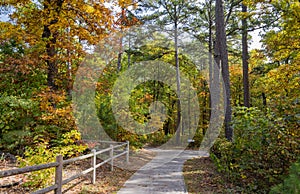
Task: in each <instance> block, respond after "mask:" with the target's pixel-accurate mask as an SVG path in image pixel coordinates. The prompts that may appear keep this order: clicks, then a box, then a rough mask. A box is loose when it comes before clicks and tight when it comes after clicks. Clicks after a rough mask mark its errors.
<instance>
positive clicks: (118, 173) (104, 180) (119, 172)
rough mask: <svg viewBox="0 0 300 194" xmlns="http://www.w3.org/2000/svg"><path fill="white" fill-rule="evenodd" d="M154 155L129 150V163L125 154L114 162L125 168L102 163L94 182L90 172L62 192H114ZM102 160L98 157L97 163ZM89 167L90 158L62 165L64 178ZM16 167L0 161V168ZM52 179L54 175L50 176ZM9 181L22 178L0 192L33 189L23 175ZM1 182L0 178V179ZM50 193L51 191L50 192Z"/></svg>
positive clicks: (99, 193)
mask: <svg viewBox="0 0 300 194" xmlns="http://www.w3.org/2000/svg"><path fill="white" fill-rule="evenodd" d="M154 157H155V153H154V152H151V151H149V150H145V149H141V150H136V151H131V153H130V158H129V164H126V162H125V156H123V157H121V158H119V159H116V160H115V164H116V165H117V166H124V167H126V168H119V167H114V171H110V165H109V164H104V165H103V166H101V167H99V168H98V169H97V177H96V184H94V185H93V184H91V173H89V174H87V175H86V176H84V177H81V178H78V179H75V180H73V181H71V182H70V183H68V184H67V185H64V186H63V193H65V194H78V193H81V194H109V193H116V192H117V191H118V190H119V189H120V188H121V187H122V186H123V184H124V183H125V182H126V181H127V180H128V179H129V178H130V177H131V176H132V175H133V174H134V173H135V172H136V170H137V169H139V168H140V167H142V166H143V165H145V164H146V163H148V162H149V161H150V160H152V158H154ZM101 161H102V160H100V159H98V161H97V163H100V162H101ZM90 167H91V161H90V160H88V159H87V160H82V161H79V162H75V163H73V165H67V166H65V167H64V179H66V178H68V177H70V176H73V175H75V174H77V173H79V172H81V171H83V170H85V169H88V168H90ZM12 168H16V165H12V164H10V165H6V164H5V168H4V166H3V165H2V164H1V163H0V170H8V169H12ZM51 178H52V179H54V177H51ZM8 179H9V181H10V182H16V181H19V180H20V179H22V180H23V181H22V183H21V184H18V185H16V186H11V187H5V188H0V193H1V194H6V193H7V194H23V193H26V194H27V193H31V192H33V189H29V188H26V187H24V186H23V184H24V181H26V177H25V176H24V175H17V176H12V177H8ZM0 182H1V179H0ZM35 190H36V189H35ZM50 193H53V191H52V192H50Z"/></svg>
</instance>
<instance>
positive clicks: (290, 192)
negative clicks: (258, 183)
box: [270, 158, 300, 194]
mask: <svg viewBox="0 0 300 194" xmlns="http://www.w3.org/2000/svg"><path fill="white" fill-rule="evenodd" d="M281 193H287V194H294V193H300V158H299V159H298V161H297V162H295V163H294V164H293V165H292V166H291V167H290V171H289V175H288V176H287V177H286V178H285V179H284V180H283V183H280V184H278V185H276V186H274V187H272V189H271V191H270V194H281Z"/></svg>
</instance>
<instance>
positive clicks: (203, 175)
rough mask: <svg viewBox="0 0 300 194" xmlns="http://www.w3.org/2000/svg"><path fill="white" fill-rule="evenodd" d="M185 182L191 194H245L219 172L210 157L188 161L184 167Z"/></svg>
mask: <svg viewBox="0 0 300 194" xmlns="http://www.w3.org/2000/svg"><path fill="white" fill-rule="evenodd" d="M183 175H184V181H185V184H186V187H187V190H188V193H190V194H196V193H197V194H198V193H201V194H212V193H244V192H243V191H242V188H240V187H237V186H235V185H234V184H233V183H231V182H230V180H228V179H227V177H225V175H224V174H221V173H219V172H218V171H217V169H216V167H215V166H214V164H213V162H212V160H211V159H210V158H209V157H198V158H193V159H190V160H187V161H186V162H185V163H184V167H183Z"/></svg>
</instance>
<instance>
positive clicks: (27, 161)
mask: <svg viewBox="0 0 300 194" xmlns="http://www.w3.org/2000/svg"><path fill="white" fill-rule="evenodd" d="M80 138H81V136H80V133H79V132H78V131H76V130H72V131H70V132H68V133H66V134H63V135H62V137H61V139H59V140H57V146H56V147H51V146H50V145H49V143H48V142H47V141H42V140H43V139H42V137H41V136H36V137H35V143H36V146H34V147H26V150H25V152H24V155H25V158H21V157H18V161H19V162H20V167H24V166H33V165H38V164H44V163H49V162H55V158H56V156H57V155H62V156H63V157H64V158H70V157H72V156H77V155H79V154H80V153H82V152H84V151H85V150H86V149H87V147H86V146H85V145H81V144H78V143H77V141H78V140H80ZM54 171H55V169H54V168H48V169H45V170H40V171H35V172H32V173H30V174H29V175H28V180H29V181H27V182H26V183H25V184H24V186H29V187H36V188H43V187H46V186H49V185H51V184H53V180H54V178H53V176H54Z"/></svg>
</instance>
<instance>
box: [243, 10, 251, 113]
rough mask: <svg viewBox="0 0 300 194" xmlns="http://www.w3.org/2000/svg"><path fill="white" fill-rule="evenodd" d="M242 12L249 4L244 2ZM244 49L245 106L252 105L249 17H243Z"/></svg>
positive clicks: (244, 11)
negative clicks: (249, 62)
mask: <svg viewBox="0 0 300 194" xmlns="http://www.w3.org/2000/svg"><path fill="white" fill-rule="evenodd" d="M242 12H243V13H244V14H245V13H247V6H246V5H244V4H242ZM242 28H243V31H242V50H243V52H242V53H243V85H244V106H245V107H248V108H249V107H250V89H249V64H248V59H249V54H248V32H247V28H248V25H247V19H246V17H244V18H243V19H242Z"/></svg>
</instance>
